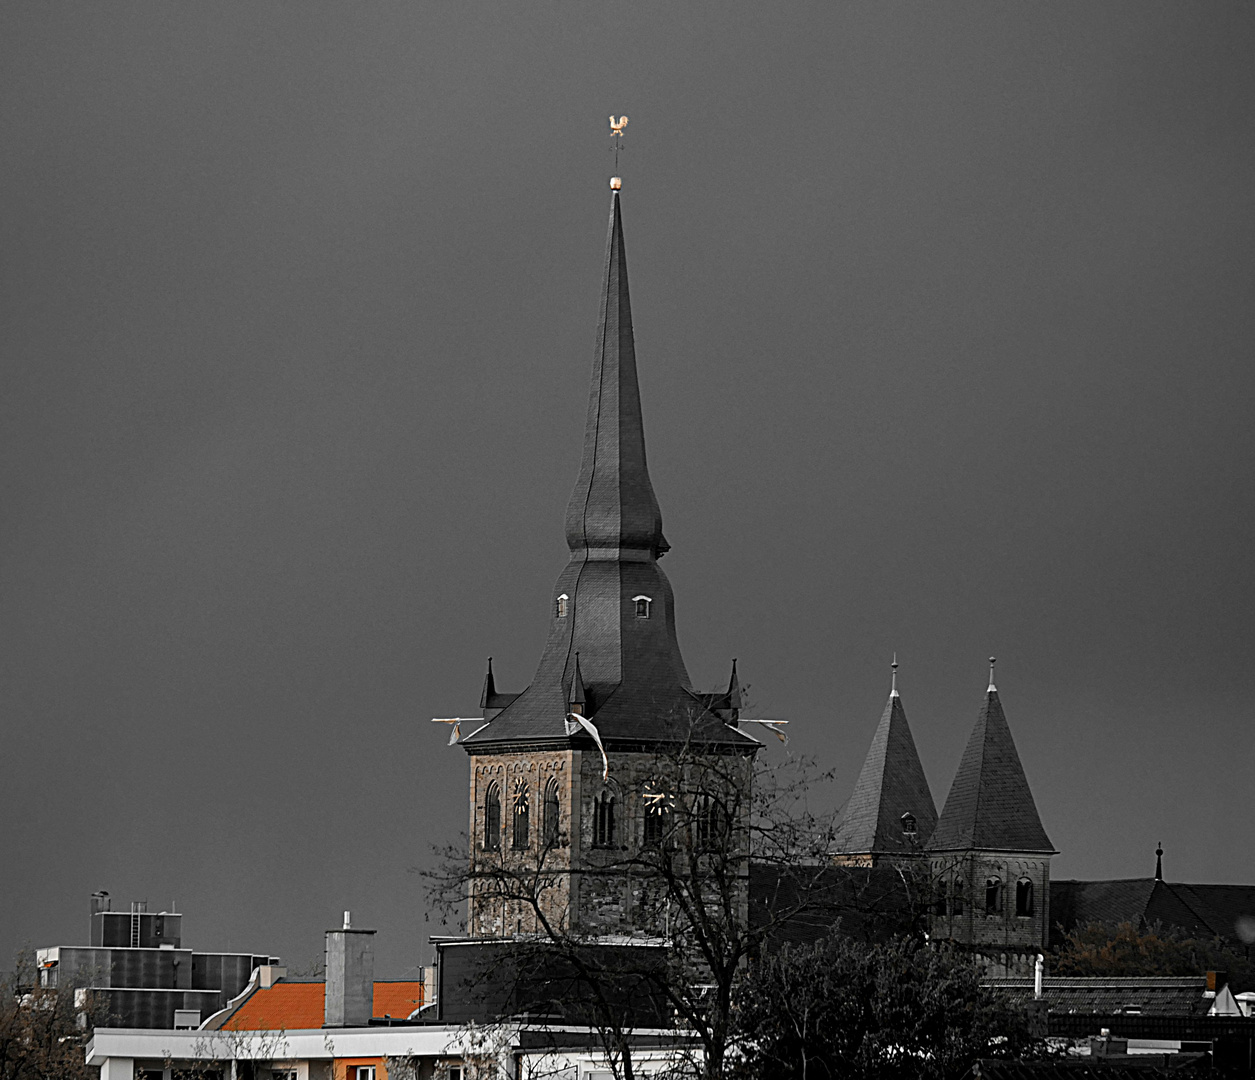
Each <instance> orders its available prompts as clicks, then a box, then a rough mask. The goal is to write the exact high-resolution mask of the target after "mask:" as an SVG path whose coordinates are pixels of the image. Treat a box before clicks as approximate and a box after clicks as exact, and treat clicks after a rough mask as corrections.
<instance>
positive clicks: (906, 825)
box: [902, 812, 918, 840]
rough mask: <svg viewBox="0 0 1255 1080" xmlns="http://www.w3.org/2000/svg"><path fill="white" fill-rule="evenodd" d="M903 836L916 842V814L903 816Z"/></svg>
mask: <svg viewBox="0 0 1255 1080" xmlns="http://www.w3.org/2000/svg"><path fill="white" fill-rule="evenodd" d="M902 835H903V836H905V837H906V838H907V839H908V840H914V839H915V837H916V836H917V835H918V833H917V831H916V829H915V815H914V814H912V813H909V812H908V813H905V814H903V815H902Z"/></svg>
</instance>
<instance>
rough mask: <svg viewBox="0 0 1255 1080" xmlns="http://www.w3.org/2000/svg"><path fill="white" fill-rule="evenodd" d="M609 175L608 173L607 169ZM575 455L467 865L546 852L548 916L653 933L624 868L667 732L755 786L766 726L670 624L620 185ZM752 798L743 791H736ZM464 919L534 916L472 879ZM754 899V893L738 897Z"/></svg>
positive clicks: (478, 735)
mask: <svg viewBox="0 0 1255 1080" xmlns="http://www.w3.org/2000/svg"><path fill="white" fill-rule="evenodd" d="M612 186H614V185H612ZM600 308H601V310H600V315H599V320H598V328H597V342H596V348H595V350H594V355H593V371H592V387H591V391H590V395H589V403H588V416H587V421H586V424H585V430H584V448H583V458H582V460H581V463H580V471H579V476H578V478H577V479H576V482H575V489H574V491H573V492H572V493H571V501H570V503H569V505H568V507H567V512H566V540H567V546H568V547H569V549H570V552H571V555H570V561H569V562H568V564H567V566H566V568H565V569H564V570H563V571H562V573H561V574H560V575H559V576H558V580H557V582H556V583H555V584H554V587H553V595H552V597H551V599H550V602H549V610H548V613H547V617H548V620H549V636H548V641H547V642H546V644H545V648H544V652H543V653H542V655H541V658H540V663H539V665H538V666H537V669H536V674H535V677H534V678H533V679H532V682H531V684H530V685H529V686H528V687H527V688H526V689H525V690H523V691H522V692H521V693H518V694H507V693H501V692H499V691H498V690H497V687H496V680H495V677H494V675H493V672H492V667H491V662H490V664H489V670H488V674H487V676H486V678H485V682H484V692H483V696H482V698H481V705H482V707H483V709H484V717H485V720H486V721H487V722H486V723H485V725H484V726H483V727H481V728H480V729H479V730H477V731H475V732H473V733H472V734H470V735H469V736H467V737H466V738H465V739H463V740H462V743H461V745H462V746H463V747H464V748H465V749H466V751H467V753H468V754H469V755H470V764H471V770H470V771H471V777H470V811H471V812H470V843H471V852H470V856H471V860H472V865H473V867H478V866H481V865H483V866H488V865H490V864H491V865H492V866H494V867H498V868H501V867H504V868H506V869H509V868H510V867H517V868H518V870H519V871H520V872H525V871H529V870H530V871H535V870H537V869H541V868H543V870H544V872H545V875H546V880H547V881H551V882H553V883H554V884H553V885H552V887H551V888H549V890H548V892H547V894H546V901H545V903H546V908H545V915H546V918H547V919H549V920H550V921H551V922H552V923H553V924H554V925H560V926H562V927H564V928H566V929H569V930H572V931H576V932H579V933H588V934H617V935H621V934H631V933H637V932H649V930H650V927H649V926H648V925H645V924H646V923H647V922H648V915H647V914H646V912H645V910H644V907H643V903H642V899H641V897H640V896H639V895H638V894H639V888H638V887H634V885H633V881H632V879H631V876H630V875H627V874H624V873H623V872H621V870H619V869H618V868H619V867H621V866H622V865H623V863H624V862H625V861H626V859H625V857H624V853H626V852H631V851H632V850H633V848H634V846H637V845H641V844H644V843H648V842H650V835H649V834H650V831H651V827H653V828H656V827H657V826H656V822H653V821H651V820H650V812H651V810H653V811H658V812H661V811H662V810H663V809H665V802H666V794H667V793H666V792H665V791H664V790H663V788H664V787H665V784H666V780H665V778H663V777H660V776H658V775H657V773H658V762H659V755H660V754H661V753H664V752H665V751H666V748H668V747H674V746H677V745H684V746H690V747H692V746H698V747H701V748H704V751H705V752H708V753H710V754H716V755H719V756H720V758H721V759H722V760H724V761H727V762H731V763H735V765H734V768H733V771H734V772H735V773H736V775H737V776H738V777H742V778H743V779H742V780H741V781H740V782H742V783H743V784H744V785H745V787H746V789H748V785H749V778H750V768H751V764H752V759H753V755H754V753H755V751H756V750H757V749H758V747H759V743H758V742H757V741H756V740H754V739H752V738H750V737H749V736H747V735H744V734H742V733H741V732H740V731H738V730H737V729H736V727H735V726H734V725H735V722H736V719H737V710H738V708H739V704H740V703H739V693H738V692H737V690H736V684H735V675H734V679H733V684H732V685H731V686H730V687H729V691H728V693H726V694H719V695H715V694H701V693H697V692H696V691H694V690H693V687H692V684H691V683H690V680H689V676H688V672H687V671H686V670H685V667H684V660H683V657H682V656H681V655H680V646H679V643H678V641H677V639H676V630H675V610H674V599H673V596H672V592H671V585H670V583H669V582H668V581H667V577H666V575H665V574H664V573H663V571H662V568H661V567H660V566H659V564H658V560H659V559H660V558H661V557H662V556H663V555H664V554H665V553H666V552H667V550H668V544H667V541H666V539H665V538H664V537H663V533H662V514H661V512H660V510H659V507H658V499H657V497H656V496H655V495H654V489H653V485H652V484H651V482H650V479H649V471H648V468H647V466H646V460H645V433H644V424H643V421H642V416H641V401H640V391H639V388H638V385H637V375H636V351H635V344H634V341H633V335H632V310H631V305H630V301H629V296H628V276H627V256H626V252H625V248H624V240H623V217H622V213H621V210H620V206H619V192H618V190H617V187H615V190H614V193H613V195H612V198H611V207H610V222H609V234H608V237H607V242H606V258H605V270H604V278H603V286H602V291H601V300H600ZM742 801H744V800H742ZM469 899H470V912H469V920H468V927H467V929H468V932H469V933H470V934H471V935H472V936H473V937H497V936H503V935H509V934H514V933H518V932H523V933H527V932H531V931H532V930H534V929H535V927H534V926H533V925H530V923H531V921H532V920H534V913H532V914H529V913H528V912H526V911H524V910H521V909H520V908H519V906H518V905H517V904H515V905H512V904H510V903H507V902H498V901H496V900H494V899H492V898H489V897H487V896H485V895H480V894H477V893H476V887H475V885H474V884H472V888H471V896H470V898H469ZM746 902H747V903H748V900H747V901H746Z"/></svg>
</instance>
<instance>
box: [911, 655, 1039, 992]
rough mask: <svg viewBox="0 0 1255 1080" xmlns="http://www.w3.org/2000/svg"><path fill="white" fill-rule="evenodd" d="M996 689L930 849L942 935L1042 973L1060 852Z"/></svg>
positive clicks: (936, 920) (992, 958)
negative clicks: (1037, 963) (1036, 964)
mask: <svg viewBox="0 0 1255 1080" xmlns="http://www.w3.org/2000/svg"><path fill="white" fill-rule="evenodd" d="M989 663H990V669H989V688H988V690H986V692H985V702H984V704H983V705H982V706H981V710H980V715H979V716H978V717H977V720H976V726H975V727H974V728H973V729H972V734H971V737H970V738H969V739H968V741H967V748H966V749H965V750H964V751H963V758H962V760H961V761H960V762H959V770H958V772H957V773H956V774H955V777H954V783H953V784H952V785H951V786H950V794H949V795H948V796H947V798H946V805H945V807H944V809H943V810H942V811H941V817H940V818H939V819H938V820H937V827H936V829H935V830H934V831H933V835H932V839H931V840H930V841H929V842H928V845H927V850H928V853H929V857H930V858H931V860H932V873H933V879H934V882H935V885H936V900H935V904H934V911H933V915H932V936H933V938H934V940H937V939H948V940H950V941H954V942H955V943H957V944H959V945H963V946H966V947H968V948H970V949H971V950H973V951H974V952H976V953H979V954H980V955H981V956H983V957H984V958H985V960H986V962H987V968H988V971H989V973H990V974H991V975H1028V974H1032V970H1033V961H1034V959H1035V957H1036V955H1037V953H1038V952H1040V951H1041V950H1042V949H1044V948H1045V945H1046V938H1047V933H1048V931H1049V928H1050V911H1049V900H1050V858H1051V856H1052V855H1054V854H1056V852H1055V849H1054V847H1053V845H1052V844H1051V843H1050V838H1049V837H1047V836H1046V830H1045V829H1044V828H1042V823H1041V818H1040V816H1038V813H1037V805H1036V803H1034V801H1033V793H1032V792H1031V791H1030V790H1029V786H1028V779H1027V777H1026V776H1025V775H1024V766H1023V765H1021V764H1020V755H1019V753H1018V752H1017V751H1016V749H1015V742H1014V740H1013V739H1012V738H1011V728H1010V727H1009V726H1008V725H1007V718H1006V714H1005V713H1004V712H1003V709H1002V701H1001V700H1000V699H999V697H998V690H997V687H995V686H994V674H993V663H994V661H993V659H992V658H990V661H989Z"/></svg>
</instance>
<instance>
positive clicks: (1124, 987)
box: [987, 975, 1211, 1016]
mask: <svg viewBox="0 0 1255 1080" xmlns="http://www.w3.org/2000/svg"><path fill="white" fill-rule="evenodd" d="M987 985H989V986H992V987H993V988H994V989H996V990H1000V991H1002V992H1004V993H1005V994H1007V996H1008V997H1010V998H1012V999H1013V1000H1015V1001H1028V1000H1030V999H1031V998H1032V997H1033V980H1032V978H1008V979H991V980H989V982H988V983H987ZM1206 989H1207V976H1205V975H1197V976H1186V977H1173V978H1157V977H1149V976H1138V977H1136V978H1109V977H1106V976H1103V977H1097V978H1088V977H1085V978H1076V977H1066V976H1052V975H1047V976H1046V977H1045V978H1044V979H1043V980H1042V997H1043V998H1044V999H1045V1001H1046V1004H1047V1005H1048V1006H1049V1008H1050V1011H1051V1012H1057V1013H1100V1014H1103V1015H1107V1016H1109V1015H1111V1014H1113V1013H1118V1012H1121V1011H1124V1010H1129V1009H1137V1010H1139V1011H1140V1012H1141V1013H1142V1015H1145V1016H1205V1015H1206V1014H1207V1010H1208V1008H1209V1007H1210V1006H1211V999H1210V998H1205V997H1204V996H1203V993H1204V991H1205V990H1206Z"/></svg>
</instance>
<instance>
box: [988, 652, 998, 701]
mask: <svg viewBox="0 0 1255 1080" xmlns="http://www.w3.org/2000/svg"><path fill="white" fill-rule="evenodd" d="M997 662H998V658H997V657H996V656H991V657H990V658H989V689H990V690H997V689H998V688H997V687H996V686H994V664H996V663H997ZM987 692H988V691H987Z"/></svg>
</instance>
